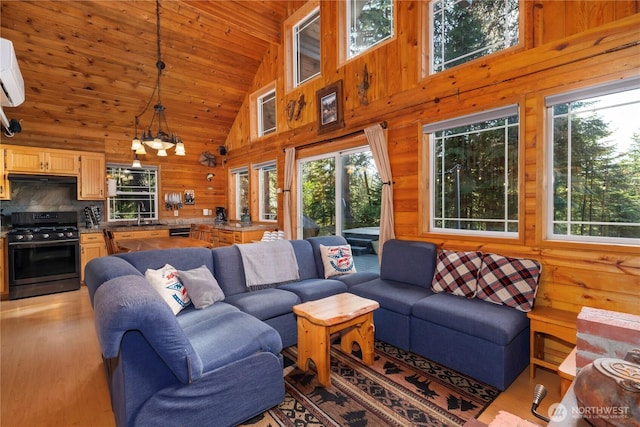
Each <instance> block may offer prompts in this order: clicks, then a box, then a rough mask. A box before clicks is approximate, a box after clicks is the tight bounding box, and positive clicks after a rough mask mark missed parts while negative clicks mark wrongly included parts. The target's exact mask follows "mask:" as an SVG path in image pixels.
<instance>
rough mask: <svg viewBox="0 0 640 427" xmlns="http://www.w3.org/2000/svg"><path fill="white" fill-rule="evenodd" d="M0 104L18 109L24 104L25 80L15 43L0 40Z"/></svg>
mask: <svg viewBox="0 0 640 427" xmlns="http://www.w3.org/2000/svg"><path fill="white" fill-rule="evenodd" d="M0 85H1V86H2V91H1V92H0V104H1V105H2V106H3V107H17V106H18V105H20V104H22V103H23V102H24V80H23V79H22V73H20V67H19V66H18V60H17V58H16V52H15V50H14V49H13V43H11V42H10V41H9V40H7V39H3V38H0Z"/></svg>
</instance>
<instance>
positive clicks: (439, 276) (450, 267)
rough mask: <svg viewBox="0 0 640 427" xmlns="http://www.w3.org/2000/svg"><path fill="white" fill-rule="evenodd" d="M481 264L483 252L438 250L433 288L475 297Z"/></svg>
mask: <svg viewBox="0 0 640 427" xmlns="http://www.w3.org/2000/svg"><path fill="white" fill-rule="evenodd" d="M481 264H482V253H481V252H475V251H470V252H458V251H448V250H442V251H440V252H438V257H437V262H436V269H435V274H434V275H433V281H432V282H431V290H432V291H433V292H448V293H450V294H453V295H459V296H461V297H467V298H471V297H473V296H474V295H475V294H476V292H477V290H478V271H479V270H480V265H481Z"/></svg>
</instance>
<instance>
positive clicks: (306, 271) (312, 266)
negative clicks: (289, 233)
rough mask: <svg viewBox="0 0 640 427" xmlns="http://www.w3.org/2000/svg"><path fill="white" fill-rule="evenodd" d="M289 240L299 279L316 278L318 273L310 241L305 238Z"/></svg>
mask: <svg viewBox="0 0 640 427" xmlns="http://www.w3.org/2000/svg"><path fill="white" fill-rule="evenodd" d="M289 242H290V243H291V246H293V252H295V254H296V261H297V262H298V273H299V274H300V280H306V279H316V278H318V273H317V272H316V260H315V258H314V257H313V248H312V247H311V243H309V242H308V241H306V240H290V241H289Z"/></svg>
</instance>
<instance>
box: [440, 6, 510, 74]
mask: <svg viewBox="0 0 640 427" xmlns="http://www.w3.org/2000/svg"><path fill="white" fill-rule="evenodd" d="M429 7H430V9H429V11H430V17H431V19H430V22H431V43H430V44H431V55H430V57H431V72H432V73H437V72H439V71H442V70H446V69H447V68H451V67H454V66H456V65H459V64H462V63H465V62H468V61H471V60H473V59H476V58H480V57H483V56H485V55H489V54H491V53H494V52H497V51H499V50H502V49H506V48H508V47H510V46H514V45H516V44H517V43H518V20H519V9H518V0H482V1H477V0H475V1H472V0H433V1H431V2H430V3H429Z"/></svg>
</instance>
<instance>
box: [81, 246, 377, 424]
mask: <svg viewBox="0 0 640 427" xmlns="http://www.w3.org/2000/svg"><path fill="white" fill-rule="evenodd" d="M322 241H323V242H324V243H325V244H335V245H338V244H346V241H345V240H344V239H343V238H341V237H339V236H332V237H330V238H324V239H322ZM270 244H271V243H255V244H253V245H265V248H266V249H267V250H268V248H269V246H268V245H270ZM291 245H292V246H293V250H294V252H295V258H296V263H297V268H298V272H299V276H300V277H299V279H298V280H296V281H293V282H289V283H283V284H280V285H279V286H274V287H270V288H267V289H260V290H255V291H249V290H248V289H247V286H246V283H245V272H244V268H243V263H242V259H241V255H240V252H239V250H238V247H237V246H228V247H222V248H216V249H214V250H210V249H205V248H182V249H166V250H155V251H143V252H131V253H125V254H118V255H111V256H108V257H102V258H97V259H93V260H91V261H90V262H89V263H88V264H87V266H86V268H85V284H86V286H87V288H88V290H89V296H90V299H91V303H92V304H93V308H94V316H95V325H96V332H97V335H98V339H99V341H100V346H101V348H102V356H103V359H104V363H105V368H106V370H107V378H108V383H109V389H110V394H111V404H112V409H113V412H114V414H115V418H116V424H117V425H118V426H150V425H165V426H172V425H176V426H177V425H215V426H221V427H222V426H232V425H236V424H238V423H240V422H242V421H244V420H246V419H248V418H251V417H253V416H255V415H257V414H259V413H261V412H263V411H264V410H266V409H268V408H270V407H272V406H274V405H277V404H278V403H279V402H281V401H282V400H283V399H284V380H283V377H282V356H281V355H280V351H281V350H282V348H283V346H285V347H288V346H291V345H294V344H296V342H297V324H296V319H295V317H294V315H293V310H292V307H293V306H294V305H295V304H299V303H301V302H304V301H309V300H314V299H319V298H323V297H325V296H329V295H333V294H337V293H341V292H346V291H347V289H348V286H347V284H345V283H344V280H345V279H346V280H347V281H349V283H355V282H357V281H366V280H370V279H372V278H375V277H377V274H376V273H367V272H363V273H355V274H352V275H349V276H350V277H349V278H348V279H347V278H345V277H338V279H342V280H333V279H324V277H323V274H321V273H320V274H319V272H318V270H317V266H316V263H315V259H314V255H313V248H312V246H311V243H310V242H309V241H305V240H297V241H291ZM166 263H169V264H171V265H172V266H173V267H175V268H176V269H178V270H192V269H196V268H198V267H200V266H202V265H204V266H205V267H206V268H207V269H208V270H209V271H210V272H212V273H213V275H214V277H215V279H216V280H217V282H218V285H219V286H220V288H221V289H222V291H223V292H224V301H219V302H216V303H215V304H213V305H210V306H208V307H206V308H205V309H200V310H198V309H195V308H194V307H193V305H190V306H188V307H186V308H185V309H183V310H182V311H180V312H179V313H178V314H177V315H175V314H174V313H173V312H172V310H171V309H170V307H169V305H168V304H167V303H166V302H165V300H163V298H162V297H161V296H160V294H159V293H158V292H157V291H156V290H155V289H153V288H152V287H151V286H150V284H149V282H148V281H147V279H145V276H144V272H145V271H146V270H147V269H158V268H160V267H162V266H163V265H165V264H166Z"/></svg>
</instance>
